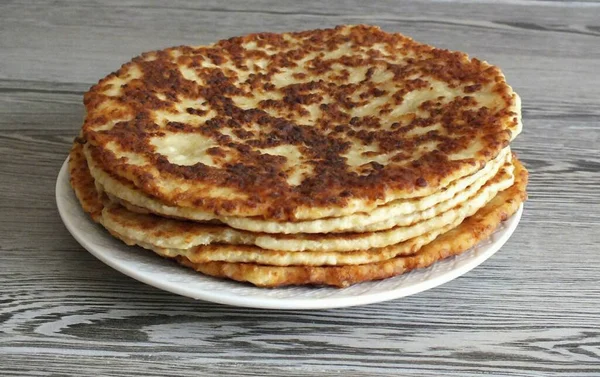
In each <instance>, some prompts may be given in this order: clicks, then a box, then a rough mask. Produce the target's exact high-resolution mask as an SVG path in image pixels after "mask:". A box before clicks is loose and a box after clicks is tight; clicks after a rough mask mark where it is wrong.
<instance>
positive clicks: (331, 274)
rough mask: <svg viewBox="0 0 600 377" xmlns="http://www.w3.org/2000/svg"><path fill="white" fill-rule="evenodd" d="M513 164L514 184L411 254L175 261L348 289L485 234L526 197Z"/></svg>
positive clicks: (276, 281)
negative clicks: (362, 259)
mask: <svg viewBox="0 0 600 377" xmlns="http://www.w3.org/2000/svg"><path fill="white" fill-rule="evenodd" d="M513 163H514V164H515V168H516V174H515V175H516V181H515V184H514V185H513V186H511V187H510V188H509V189H507V190H504V191H502V192H500V193H499V194H498V195H497V196H496V197H495V198H494V199H493V200H492V201H491V202H489V203H488V204H487V205H486V206H485V207H483V208H481V209H480V210H479V211H477V213H476V214H475V215H473V216H471V217H469V218H467V219H466V220H465V221H463V222H462V223H461V224H460V225H459V226H458V227H456V228H454V229H453V230H451V231H449V232H447V233H444V234H443V235H441V236H439V237H438V238H436V239H435V240H434V241H433V242H431V243H429V244H427V245H425V246H423V247H422V248H421V249H420V250H419V251H418V252H417V253H416V254H415V255H412V256H406V257H397V258H394V259H391V260H387V261H384V262H378V263H371V264H364V265H358V266H335V267H311V266H288V267H276V266H264V265H257V264H251V263H228V262H209V263H193V262H191V261H190V260H189V259H188V258H186V257H182V256H179V257H176V258H175V259H176V260H177V261H178V262H179V263H180V264H182V265H184V266H186V267H189V268H192V269H194V270H196V271H198V272H201V273H203V274H206V275H210V276H214V277H220V278H228V279H233V280H237V281H241V282H248V283H251V284H254V285H256V286H259V287H280V286H287V285H331V286H337V287H347V286H350V285H352V284H356V283H360V282H364V281H370V280H380V279H386V278H389V277H392V276H396V275H400V274H403V273H406V272H408V271H411V270H414V269H417V268H425V267H428V266H430V265H432V264H433V263H435V262H437V261H439V260H441V259H444V258H448V257H451V256H454V255H458V254H460V253H462V252H464V251H466V250H468V249H470V248H471V247H473V246H475V245H476V244H477V243H479V242H480V241H482V240H484V239H486V238H488V237H489V236H490V235H491V234H492V232H493V231H494V230H495V229H496V228H497V227H498V225H499V224H500V222H502V221H504V220H506V219H507V218H508V217H510V216H511V215H512V214H514V213H515V212H516V211H517V210H518V208H519V206H520V205H521V203H523V202H524V201H525V199H526V197H527V193H526V186H527V180H528V173H527V170H526V169H525V167H523V165H522V164H521V163H520V161H518V160H517V159H516V158H514V157H513Z"/></svg>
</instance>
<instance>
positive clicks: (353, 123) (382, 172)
mask: <svg viewBox="0 0 600 377" xmlns="http://www.w3.org/2000/svg"><path fill="white" fill-rule="evenodd" d="M85 106H86V110H87V115H86V118H85V123H84V127H83V133H82V138H83V139H84V140H85V141H86V142H87V143H88V144H89V147H88V148H89V152H90V154H91V155H92V156H93V158H94V159H95V160H96V161H98V162H99V164H100V166H101V168H102V170H104V171H106V172H107V173H108V174H110V175H112V176H114V177H121V178H124V179H127V180H128V181H131V182H132V183H133V184H134V185H135V187H136V188H137V189H139V190H140V191H141V192H143V193H144V194H146V195H149V196H151V197H153V198H156V199H158V200H160V201H161V202H163V203H164V204H165V205H169V206H177V207H189V208H194V209H199V210H201V211H206V212H207V213H209V214H218V215H223V216H238V217H246V216H258V217H261V218H263V219H273V220H279V221H283V220H286V221H296V220H303V219H304V220H306V219H319V218H323V217H337V216H345V215H349V214H352V213H355V212H358V211H364V212H368V211H370V210H372V209H374V208H376V207H377V206H380V205H382V204H385V203H387V202H389V201H392V200H395V199H402V198H413V197H424V196H428V195H431V194H433V193H436V192H438V191H440V189H442V188H443V187H445V186H447V185H448V184H450V183H451V182H453V181H455V180H457V179H459V178H461V177H463V176H466V175H469V174H472V173H474V172H476V171H477V170H479V169H480V168H482V167H483V166H484V165H485V164H486V163H487V162H488V161H490V160H492V159H493V158H495V157H496V156H497V155H498V154H499V153H500V151H501V150H502V149H503V148H504V147H506V146H507V145H508V143H509V142H510V140H512V138H514V137H515V136H516V135H517V134H518V133H519V132H520V129H521V123H520V102H519V98H518V96H517V95H516V94H515V93H513V91H512V89H511V88H510V86H508V85H507V84H506V82H505V80H504V76H503V74H502V73H501V72H500V70H499V69H498V68H496V67H494V66H492V65H490V64H488V63H485V62H482V61H480V60H477V59H470V58H469V57H468V56H466V55H465V54H463V53H458V52H450V51H447V50H440V49H436V48H433V47H431V46H427V45H424V44H420V43H417V42H415V41H413V40H412V39H410V38H407V37H405V36H403V35H400V34H389V33H386V32H383V31H381V30H380V29H378V28H376V27H371V26H364V25H359V26H341V27H337V28H335V29H326V30H313V31H306V32H300V33H284V34H271V33H261V34H251V35H248V36H244V37H238V38H231V39H228V40H224V41H219V42H217V43H215V44H213V45H210V46H201V47H188V46H181V47H175V48H170V49H166V50H162V51H156V52H151V53H147V54H143V55H142V56H140V57H137V58H135V59H133V60H132V61H131V62H129V63H127V64H125V65H124V66H123V67H122V68H121V69H119V70H118V71H117V72H115V73H113V74H111V75H109V76H107V77H106V78H104V79H103V80H101V81H100V82H99V83H98V84H97V85H95V86H94V87H92V88H91V89H90V91H89V92H88V93H87V94H86V95H85Z"/></svg>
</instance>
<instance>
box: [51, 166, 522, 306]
mask: <svg viewBox="0 0 600 377" xmlns="http://www.w3.org/2000/svg"><path fill="white" fill-rule="evenodd" d="M56 203H57V205H58V211H59V212H60V216H61V218H62V220H63V222H64V223H65V225H66V227H67V229H68V230H69V232H71V234H72V235H73V237H75V239H76V240H77V241H78V242H79V243H80V244H81V245H82V246H83V247H85V248H86V249H87V250H88V251H89V252H90V253H92V254H93V255H95V256H96V257H97V258H98V259H100V260H101V261H102V262H104V263H106V264H107V265H109V266H111V267H112V268H114V269H116V270H118V271H121V272H122V273H124V274H125V275H128V276H131V277H132V278H134V279H137V280H139V281H141V282H144V283H146V284H149V285H152V286H155V287H157V288H160V289H164V290H166V291H169V292H173V293H177V294H180V295H183V296H187V297H192V298H195V299H199V300H205V301H212V302H217V303H221V304H228V305H236V306H245V307H253V308H268V309H327V308H339V307H346V306H354V305H364V304H370V303H375V302H381V301H387V300H392V299H395V298H399V297H403V296H408V295H412V294H415V293H419V292H422V291H424V290H427V289H430V288H433V287H436V286H438V285H440V284H443V283H446V282H448V281H450V280H452V279H455V278H457V277H459V276H461V275H463V274H465V273H466V272H468V271H470V270H471V269H473V268H474V267H476V266H478V265H479V264H481V263H482V262H483V261H485V260H486V259H488V258H489V257H491V256H492V255H493V254H494V253H495V252H496V251H497V250H498V249H500V247H501V246H502V245H503V244H504V243H505V242H506V241H507V240H508V238H509V237H510V235H511V234H512V233H513V232H514V230H515V228H516V227H517V224H518V223H519V220H520V218H521V214H522V212H523V208H522V207H521V208H519V210H518V211H517V213H515V214H514V215H513V216H512V217H511V218H510V219H508V220H507V221H505V222H504V223H502V224H501V225H500V226H499V227H498V229H497V230H496V231H495V232H494V234H492V236H491V237H490V238H489V239H487V240H485V241H483V242H481V243H479V244H478V245H477V246H475V247H474V248H472V249H471V250H469V251H467V252H465V253H463V254H461V255H459V256H456V257H453V258H448V259H445V260H443V261H440V262H437V263H435V264H434V265H433V266H431V267H429V268H426V269H420V270H415V271H412V272H410V273H407V274H404V275H400V276H396V277H393V278H390V279H386V280H380V281H372V282H366V283H361V284H356V285H353V286H351V287H348V288H343V289H338V288H328V287H286V288H276V289H268V288H257V287H254V286H251V285H247V284H242V283H238V282H234V281H229V280H221V279H216V278H212V277H209V276H204V275H202V274H200V273H197V272H194V271H192V270H190V269H187V268H185V267H181V266H179V265H177V264H175V263H174V262H171V261H169V260H166V259H163V258H160V257H158V256H157V255H155V254H154V253H152V252H150V251H147V250H144V249H142V248H138V247H131V246H127V245H125V244H124V243H123V242H121V241H119V240H117V239H115V238H114V237H112V236H111V235H110V234H109V233H108V232H107V231H106V230H105V229H104V228H102V227H101V226H100V225H98V224H96V223H94V222H93V221H92V220H91V219H90V217H89V216H88V215H87V214H86V213H84V212H83V210H82V209H81V206H80V205H79V202H78V201H77V198H76V197H75V194H74V193H73V190H72V189H71V186H70V184H69V173H68V167H67V161H65V163H64V164H63V166H62V168H61V170H60V173H59V175H58V180H57V182H56Z"/></svg>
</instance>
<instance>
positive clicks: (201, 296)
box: [55, 157, 523, 310]
mask: <svg viewBox="0 0 600 377" xmlns="http://www.w3.org/2000/svg"><path fill="white" fill-rule="evenodd" d="M68 161H69V157H67V158H66V160H65V161H64V162H63V164H62V166H61V169H60V171H59V173H58V176H57V180H56V185H55V196H56V205H57V208H58V212H59V215H60V218H61V220H62V222H63V224H64V225H65V227H66V228H67V230H68V231H69V233H70V234H71V236H73V238H75V240H76V241H77V242H78V243H79V244H80V245H81V246H82V247H83V248H84V249H86V250H87V251H88V252H89V253H90V254H92V255H93V256H94V257H96V258H97V259H99V260H100V261H101V262H102V263H104V264H106V265H108V266H109V267H111V268H113V269H115V270H117V271H119V272H121V273H122V274H124V275H126V276H129V277H131V278H133V279H135V280H138V281H140V282H142V283H144V284H147V285H150V286H153V287H155V288H158V289H161V290H164V291H167V292H171V293H175V294H177V295H181V296H185V297H189V298H193V299H196V300H203V301H208V302H214V303H218V304H224V305H231V306H238V307H247V308H258V309H281V310H305V309H334V308H344V307H351V306H359V305H368V304H374V303H377V302H384V301H390V300H395V299H398V298H401V297H406V296H410V295H414V294H417V293H420V292H423V291H426V290H429V289H432V288H435V287H437V286H440V285H442V284H444V283H447V282H449V281H452V280H454V279H456V278H458V277H460V276H462V275H464V274H466V273H468V272H469V271H471V270H472V269H474V268H475V267H477V266H479V265H480V264H482V263H483V262H485V261H486V260H487V259H489V258H490V257H491V256H492V255H494V254H495V253H496V252H497V251H498V250H499V249H500V248H501V247H502V246H503V245H504V244H505V243H506V242H507V241H508V239H509V238H510V237H511V235H512V234H513V233H514V231H515V230H516V228H517V225H518V224H519V222H520V220H521V216H522V214H523V204H521V205H520V206H519V208H518V210H517V211H516V212H515V213H514V214H513V215H512V216H511V217H509V218H508V219H507V220H505V223H507V224H508V226H506V228H505V230H504V232H503V234H502V235H501V236H500V237H499V238H498V239H497V240H495V241H494V242H493V243H492V244H490V245H487V246H485V247H486V250H485V252H483V253H479V254H478V255H476V256H475V257H473V258H470V259H468V261H467V262H465V263H464V264H462V265H460V266H459V268H453V269H450V270H448V271H445V272H443V273H440V274H436V275H435V276H434V277H433V278H429V279H426V280H422V281H419V282H417V283H415V284H413V285H410V286H405V287H398V288H396V289H392V290H389V291H381V292H377V293H371V294H360V295H352V296H346V297H344V296H343V297H334V298H331V297H324V298H310V297H309V298H300V297H293V298H280V297H269V296H260V297H255V296H240V295H238V294H233V293H231V292H228V291H227V290H223V291H217V292H216V294H215V293H214V292H213V291H211V290H204V291H198V290H197V289H189V288H186V287H185V285H181V284H177V283H176V282H170V281H168V280H167V281H165V280H160V279H159V280H157V279H155V278H154V279H153V278H152V277H151V276H149V275H148V273H146V272H143V271H142V272H140V271H138V270H136V269H135V268H132V266H129V265H127V264H123V263H120V262H119V261H118V260H115V259H112V258H111V257H110V256H108V255H105V254H104V253H103V252H102V251H101V250H98V249H97V247H96V246H95V245H94V244H93V243H92V242H91V241H90V240H88V239H86V238H85V237H84V236H83V235H82V234H81V231H79V229H77V227H76V225H75V224H74V222H73V219H72V218H71V216H70V215H69V214H68V213H67V212H68V211H67V209H66V206H67V205H68V202H67V200H65V198H66V197H70V198H71V199H74V200H75V201H76V202H78V201H77V198H76V197H75V193H74V192H73V190H72V189H71V186H70V183H69V173H68ZM77 207H78V210H79V211H81V212H82V214H83V215H84V217H85V218H86V219H87V221H88V222H90V223H91V224H93V225H96V226H98V227H101V226H100V225H99V224H96V223H94V222H93V221H92V219H91V218H90V217H89V215H88V214H87V213H84V212H83V209H82V208H81V206H77ZM102 230H103V229H102ZM104 237H107V238H108V237H111V239H112V236H110V235H109V233H108V232H105V235H104ZM486 240H487V239H486ZM484 241H485V240H484ZM482 242H483V241H482ZM127 247H130V246H127ZM469 252H474V250H469V251H466V252H465V253H469ZM454 258H456V256H453V257H450V258H447V259H446V260H445V261H450V260H452V259H454ZM156 261H157V263H169V261H167V260H164V259H162V258H156ZM443 262H444V261H438V262H436V263H435V264H434V265H436V264H439V263H443ZM181 268H184V267H181ZM428 268H432V266H430V267H427V268H425V269H421V270H427V269H428ZM197 274H199V276H202V277H203V278H207V279H211V280H212V279H214V281H215V282H218V281H219V280H222V279H219V278H214V277H211V276H206V275H201V274H200V273H197ZM400 276H402V275H400ZM390 279H393V277H392V278H390ZM227 282H230V281H227ZM239 284H244V283H239ZM359 284H361V283H359ZM251 288H255V289H257V290H272V289H280V288H258V287H251ZM321 289H332V290H339V289H342V290H343V289H344V288H333V287H326V288H321Z"/></svg>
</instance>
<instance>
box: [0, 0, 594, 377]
mask: <svg viewBox="0 0 600 377" xmlns="http://www.w3.org/2000/svg"><path fill="white" fill-rule="evenodd" d="M167 3H168V4H169V5H166V4H167ZM343 23H371V24H377V25H380V26H381V27H382V28H384V29H385V30H388V31H397V32H402V33H405V34H407V35H410V36H412V37H414V38H415V39H416V40H419V41H423V42H428V43H431V44H434V45H436V46H439V47H444V48H449V49H455V50H462V51H466V52H468V53H470V54H471V55H473V56H477V57H479V58H481V59H485V60H487V61H490V62H492V63H494V64H497V65H499V66H500V67H502V68H503V70H504V72H505V74H506V76H507V78H508V81H509V83H510V84H511V85H512V86H513V87H514V88H515V90H516V91H517V92H518V93H519V94H520V95H521V97H522V98H523V117H524V132H523V133H522V134H521V135H520V136H519V138H518V139H517V141H516V142H515V143H514V150H516V151H517V152H518V153H519V156H520V158H521V159H522V160H523V161H524V162H525V163H526V165H527V167H528V168H529V169H530V172H531V183H530V186H529V192H530V198H529V201H528V202H527V203H526V206H525V211H524V215H523V218H522V221H521V223H520V225H519V227H518V228H517V231H516V232H515V234H514V235H513V237H512V238H511V239H510V240H509V242H508V243H507V244H506V245H505V246H504V247H503V248H502V250H500V251H499V252H498V253H497V254H496V255H494V257H493V258H491V259H490V260H488V261H486V262H485V263H484V264H483V265H481V266H479V267H478V268H477V269H475V270H473V271H471V272H470V273H468V274H467V275H465V276H463V277H461V278H458V279H456V280H454V281H452V282H450V283H448V284H445V285H443V286H440V287H438V288H435V289H432V290H429V291H427V292H424V293H421V294H418V295H415V296H411V297H406V298H402V299H397V300H394V301H390V302H385V303H379V304H372V305H368V306H363V307H353V308H346V309H336V310H325V311H275V310H252V309H244V308H236V307H228V306H222V305H217V304H212V303H206V302H201V301H194V300H192V299H188V298H185V297H180V296H176V295H174V294H171V293H167V292H163V291H160V290H158V289H155V288H152V287H150V286H147V285H144V284H142V283H139V282H137V281H135V280H133V279H131V278H129V277H127V276H124V275H122V274H120V273H118V272H116V271H114V270H112V269H111V268H109V267H108V266H106V265H104V264H103V263H101V262H100V261H99V260H97V259H96V258H94V257H93V256H92V255H91V254H89V253H88V252H86V251H85V250H84V249H83V248H82V247H81V246H79V244H78V243H77V242H76V241H75V240H74V239H73V238H72V237H71V236H70V234H69V233H68V232H67V230H66V229H65V227H64V226H63V224H62V222H61V221H60V218H59V216H58V213H57V210H56V204H55V201H54V184H55V181H56V176H57V174H58V171H59V168H60V166H61V164H62V162H63V160H64V159H65V157H66V156H67V152H68V150H69V145H70V143H71V141H72V139H73V137H74V136H75V135H76V134H77V132H78V128H79V127H80V126H81V120H82V116H83V105H82V95H83V93H84V92H85V91H86V90H87V89H88V88H89V86H90V85H92V84H93V83H95V82H96V81H97V80H98V79H100V78H101V77H103V76H105V75H106V74H107V73H109V72H111V71H114V70H115V69H116V68H118V67H119V66H120V65H121V64H122V63H124V62H125V61H127V60H129V59H130V58H131V57H133V56H135V55H137V54H139V53H141V52H143V51H145V50H152V49H157V48H163V47H167V46H171V45H180V44H203V43H209V42H212V41H215V40H218V39H222V38H227V37H231V36H235V35H240V34H244V33H248V32H257V31H287V30H301V29H312V28H321V27H328V26H333V25H336V24H343ZM599 186H600V4H599V3H594V2H587V1H586V2H583V1H580V2H576V3H568V2H560V1H518V0H511V1H484V2H464V1H461V2H454V1H439V2H419V1H409V2H397V1H392V0H388V1H358V0H356V1H354V0H353V1H350V0H349V1H343V2H327V1H323V0H315V1H304V2H301V1H297V0H286V1H273V2H269V1H256V2H253V3H252V5H251V4H250V2H246V1H242V0H236V1H233V0H229V1H223V0H220V1H204V2H195V1H184V0H177V1H171V2H163V1H158V0H156V1H149V2H145V1H142V0H126V1H124V0H112V1H103V2H75V1H73V2H67V1H53V2H48V1H10V0H9V1H3V2H2V3H1V4H0V287H1V288H0V375H2V376H21V375H45V374H47V375H56V376H63V375H73V376H82V375H90V376H94V375H111V376H130V375H135V376H167V375H168V376H183V375H198V374H204V375H217V374H234V375H240V376H241V375H244V376H253V375H257V376H258V375H260V376H282V375H285V376H289V377H292V376H311V375H320V376H328V375H337V374H348V375H369V376H371V375H418V376H422V375H432V376H439V375H451V376H465V375H478V374H490V375H509V376H537V375H539V376H549V375H560V376H600V187H599Z"/></svg>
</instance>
